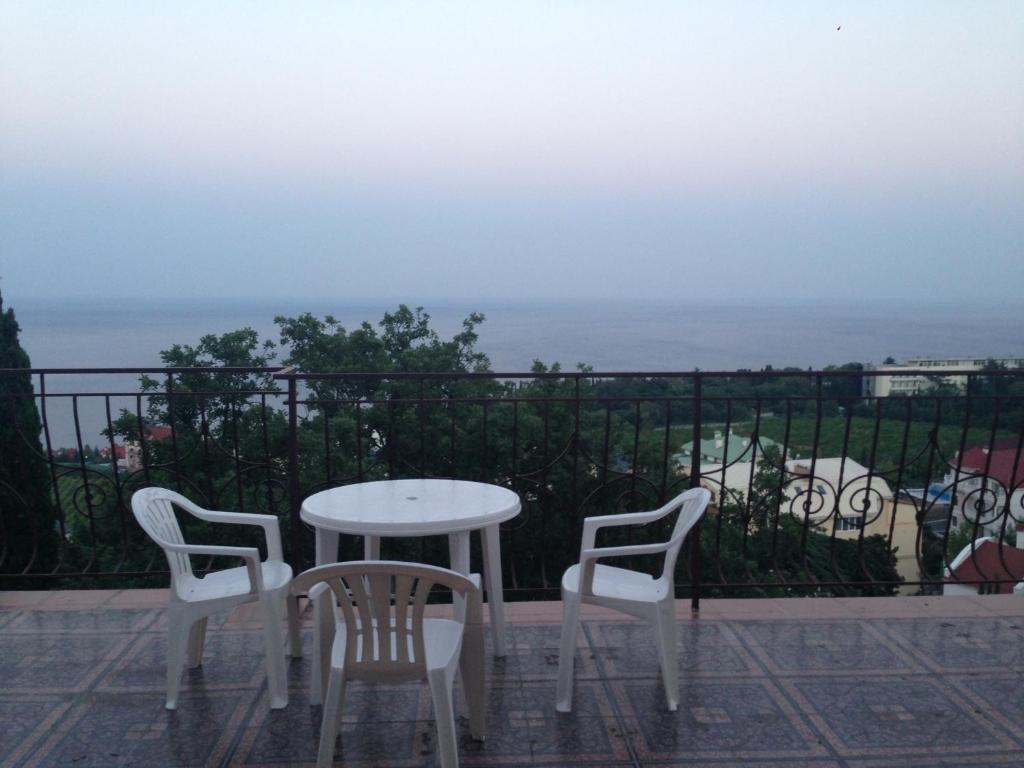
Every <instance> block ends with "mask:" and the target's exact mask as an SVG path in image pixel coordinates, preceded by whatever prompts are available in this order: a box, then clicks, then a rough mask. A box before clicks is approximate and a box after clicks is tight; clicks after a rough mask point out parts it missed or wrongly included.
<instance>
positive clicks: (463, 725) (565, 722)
mask: <svg viewBox="0 0 1024 768" xmlns="http://www.w3.org/2000/svg"><path fill="white" fill-rule="evenodd" d="M489 698H490V701H489V706H488V713H487V738H486V739H485V740H484V741H482V742H480V741H476V740H475V739H472V738H471V737H470V735H469V724H468V722H467V721H465V720H462V721H460V725H459V733H460V737H459V754H460V755H461V756H462V759H463V761H464V762H465V764H466V765H480V766H484V765H533V764H542V765H548V764H553V765H574V764H578V763H588V764H589V763H601V762H607V761H609V760H611V761H628V760H629V759H630V753H629V746H628V743H627V740H626V735H625V733H624V732H623V729H622V727H621V726H620V725H619V723H618V720H617V718H616V717H615V713H614V709H613V706H612V703H611V701H610V700H609V699H608V697H607V695H606V694H605V692H604V688H603V685H602V684H600V683H597V682H591V681H580V682H577V684H576V686H575V692H574V696H573V711H572V712H571V713H569V714H563V713H559V712H556V711H555V706H554V703H555V686H554V681H547V682H544V683H524V684H523V686H522V687H521V688H519V689H506V690H505V691H502V692H499V693H497V694H496V693H495V692H494V691H492V692H491V694H490V696H489Z"/></svg>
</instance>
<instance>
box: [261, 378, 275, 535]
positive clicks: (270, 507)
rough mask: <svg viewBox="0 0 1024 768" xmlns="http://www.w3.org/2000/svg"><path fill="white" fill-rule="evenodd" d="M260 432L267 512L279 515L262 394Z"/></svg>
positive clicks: (264, 398) (265, 395) (265, 407)
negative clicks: (265, 479) (265, 481)
mask: <svg viewBox="0 0 1024 768" xmlns="http://www.w3.org/2000/svg"><path fill="white" fill-rule="evenodd" d="M260 430H261V432H262V433H263V466H264V469H265V470H266V471H265V473H264V475H265V477H266V478H267V511H268V512H269V513H270V514H272V515H277V504H276V503H275V502H274V470H273V466H272V464H273V462H272V461H271V458H270V427H269V425H268V424H267V394H266V392H261V393H260Z"/></svg>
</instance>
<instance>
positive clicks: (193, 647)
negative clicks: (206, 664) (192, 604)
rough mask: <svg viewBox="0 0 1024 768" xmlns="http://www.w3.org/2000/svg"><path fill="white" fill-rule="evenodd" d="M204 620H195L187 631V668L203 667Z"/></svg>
mask: <svg viewBox="0 0 1024 768" xmlns="http://www.w3.org/2000/svg"><path fill="white" fill-rule="evenodd" d="M206 618H207V617H205V616H204V617H203V618H201V619H196V620H195V621H194V622H193V623H192V628H191V629H189V631H188V668H189V669H195V668H196V667H201V666H202V665H203V645H204V644H205V643H206Z"/></svg>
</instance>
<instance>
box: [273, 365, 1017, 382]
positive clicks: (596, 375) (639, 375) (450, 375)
mask: <svg viewBox="0 0 1024 768" xmlns="http://www.w3.org/2000/svg"><path fill="white" fill-rule="evenodd" d="M920 375H926V376H1021V375H1024V368H1010V369H1007V370H994V371H986V370H981V369H978V370H970V371H965V370H962V369H929V370H925V369H919V370H913V371H899V372H891V371H877V370H870V371H825V370H806V371H557V372H552V371H545V372H506V373H499V372H493V371H473V372H434V371H390V372H388V371H385V372H379V373H371V372H354V371H345V372H337V373H332V372H325V373H318V372H309V373H305V372H299V371H295V372H289V373H285V372H279V373H276V374H274V377H275V378H285V379H287V378H295V379H307V380H317V381H320V380H343V379H347V380H367V379H369V380H380V379H389V380H402V379H411V380H418V379H629V378H632V379H669V378H672V379H678V378H691V379H694V378H702V379H714V378H753V379H757V378H763V379H769V378H781V377H787V378H808V377H810V378H813V377H817V376H822V377H825V378H832V377H851V376H871V377H878V376H920Z"/></svg>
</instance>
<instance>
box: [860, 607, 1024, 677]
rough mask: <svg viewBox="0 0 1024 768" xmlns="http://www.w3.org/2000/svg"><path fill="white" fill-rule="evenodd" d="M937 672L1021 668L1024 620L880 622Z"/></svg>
mask: <svg viewBox="0 0 1024 768" xmlns="http://www.w3.org/2000/svg"><path fill="white" fill-rule="evenodd" d="M880 626H881V627H882V628H883V630H884V631H885V632H886V633H888V634H889V635H890V636H891V637H894V638H896V639H897V640H899V641H900V643H901V644H902V645H903V646H904V647H906V648H908V649H909V650H911V651H912V652H913V653H914V654H915V655H916V656H917V658H919V659H920V660H921V661H922V662H923V663H924V664H926V665H927V666H928V667H929V668H931V669H934V670H936V671H939V672H971V671H976V670H1000V669H1024V620H1022V619H1012V618H1005V619H1003V618H991V619H981V618H972V619H914V620H892V621H887V622H884V623H882V624H881V625H880Z"/></svg>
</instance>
